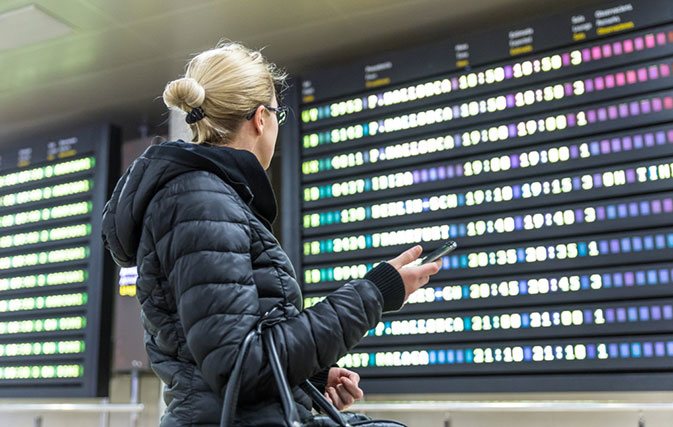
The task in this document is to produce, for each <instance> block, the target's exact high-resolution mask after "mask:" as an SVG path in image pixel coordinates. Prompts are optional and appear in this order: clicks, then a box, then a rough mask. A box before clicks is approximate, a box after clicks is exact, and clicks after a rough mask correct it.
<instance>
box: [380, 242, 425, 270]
mask: <svg viewBox="0 0 673 427" xmlns="http://www.w3.org/2000/svg"><path fill="white" fill-rule="evenodd" d="M421 253H423V248H422V247H421V245H416V246H414V247H413V248H410V249H407V250H406V251H404V252H402V253H401V254H399V255H398V256H396V257H395V258H393V259H391V260H390V261H388V264H390V265H392V266H393V267H395V268H396V269H397V270H399V269H400V268H402V267H404V266H405V265H407V264H409V263H410V262H414V261H415V260H416V259H417V258H418V257H419V256H421Z"/></svg>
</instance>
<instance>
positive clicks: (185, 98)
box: [163, 77, 206, 111]
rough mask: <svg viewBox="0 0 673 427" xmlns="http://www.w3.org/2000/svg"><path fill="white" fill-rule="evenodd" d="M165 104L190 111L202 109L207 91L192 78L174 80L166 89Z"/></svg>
mask: <svg viewBox="0 0 673 427" xmlns="http://www.w3.org/2000/svg"><path fill="white" fill-rule="evenodd" d="M163 98H164V103H165V104H166V105H167V106H168V107H177V108H180V109H182V110H185V111H188V110H191V109H192V108H196V107H200V106H201V104H203V100H204V99H205V98H206V90H205V89H204V88H203V86H201V84H200V83H199V82H197V81H196V80H194V79H193V78H191V77H183V78H181V79H177V80H173V81H172V82H170V83H168V84H167V85H166V88H165V89H164V94H163Z"/></svg>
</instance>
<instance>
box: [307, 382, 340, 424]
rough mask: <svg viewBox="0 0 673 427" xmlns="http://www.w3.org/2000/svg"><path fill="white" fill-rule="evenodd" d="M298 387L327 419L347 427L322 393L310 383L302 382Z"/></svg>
mask: <svg viewBox="0 0 673 427" xmlns="http://www.w3.org/2000/svg"><path fill="white" fill-rule="evenodd" d="M299 387H301V389H302V390H304V392H306V394H308V395H309V397H310V398H311V400H313V403H315V404H316V405H317V406H318V407H319V408H320V409H321V410H322V411H323V412H324V413H325V414H327V416H328V417H330V419H331V420H332V421H334V422H335V423H337V425H339V426H340V427H348V425H349V424H348V423H347V422H346V421H344V419H343V417H342V416H341V413H340V412H339V411H338V410H337V408H335V407H334V405H333V404H332V403H330V401H329V400H327V398H326V397H325V396H323V394H322V393H320V390H318V389H317V388H316V386H314V385H313V384H312V383H311V381H309V380H306V381H304V382H303V383H302V384H301V385H300V386H299Z"/></svg>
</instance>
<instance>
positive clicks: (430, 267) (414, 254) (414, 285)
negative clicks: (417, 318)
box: [388, 245, 442, 302]
mask: <svg viewBox="0 0 673 427" xmlns="http://www.w3.org/2000/svg"><path fill="white" fill-rule="evenodd" d="M421 253H423V248H422V247H421V246H420V245H416V246H414V247H413V248H411V249H407V250H406V251H404V252H402V253H401V254H399V255H398V256H397V257H396V258H393V259H391V260H390V261H388V264H390V265H392V266H393V267H395V269H396V270H397V272H398V273H400V276H402V281H403V282H404V291H405V296H404V302H407V299H408V298H409V295H411V294H413V293H414V292H416V290H418V289H419V288H421V287H423V286H425V285H426V284H427V283H428V282H429V281H430V276H432V275H433V274H436V273H437V272H438V271H439V269H440V267H441V266H442V260H441V258H440V259H438V260H437V261H435V262H431V263H429V264H424V265H417V266H412V265H408V264H410V263H412V262H414V261H416V260H417V259H418V257H419V256H421Z"/></svg>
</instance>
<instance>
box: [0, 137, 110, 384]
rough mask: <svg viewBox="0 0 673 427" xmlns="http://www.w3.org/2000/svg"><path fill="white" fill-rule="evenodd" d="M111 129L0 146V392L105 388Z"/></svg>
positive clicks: (108, 307) (106, 370) (106, 373)
mask: <svg viewBox="0 0 673 427" xmlns="http://www.w3.org/2000/svg"><path fill="white" fill-rule="evenodd" d="M115 135H116V132H115V131H114V130H113V129H111V128H110V127H107V126H100V127H91V128H87V129H82V130H79V131H74V132H70V133H63V134H59V135H55V136H52V137H48V138H43V139H41V140H34V141H19V142H15V143H13V144H7V147H11V148H7V149H5V150H0V396H3V397H36V396H38V397H63V396H100V395H106V394H107V381H108V371H109V366H108V364H109V361H108V359H109V342H108V341H109V339H107V337H109V336H110V327H109V324H110V315H111V307H110V306H111V299H110V295H111V292H110V291H109V290H107V289H106V288H108V289H112V287H111V286H109V285H108V286H104V281H105V280H107V279H106V272H107V276H109V268H110V266H109V265H107V261H105V262H104V253H103V245H102V239H101V238H100V235H101V230H100V218H101V215H102V211H103V205H104V203H105V201H106V198H107V195H108V189H109V185H110V177H109V176H108V174H109V170H110V164H114V163H115V162H116V157H115V156H113V155H112V150H113V147H114V148H115V149H117V150H118V149H119V145H118V142H116V141H115ZM17 147H18V148H17ZM113 168H114V166H113ZM112 170H113V171H114V172H116V171H117V169H116V168H114V169H112Z"/></svg>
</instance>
